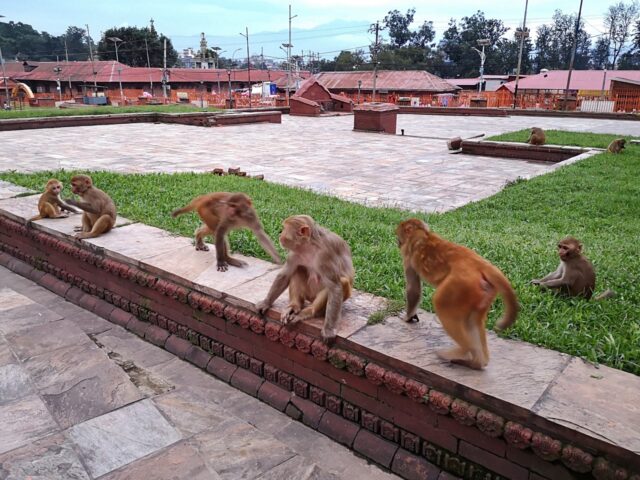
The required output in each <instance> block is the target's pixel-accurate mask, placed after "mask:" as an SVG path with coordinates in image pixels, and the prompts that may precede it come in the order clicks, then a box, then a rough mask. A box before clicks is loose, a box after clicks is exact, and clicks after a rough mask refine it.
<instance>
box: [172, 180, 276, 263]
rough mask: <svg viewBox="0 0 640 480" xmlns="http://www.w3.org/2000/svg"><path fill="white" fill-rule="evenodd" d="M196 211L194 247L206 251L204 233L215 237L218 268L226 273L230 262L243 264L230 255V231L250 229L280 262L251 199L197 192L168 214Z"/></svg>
mask: <svg viewBox="0 0 640 480" xmlns="http://www.w3.org/2000/svg"><path fill="white" fill-rule="evenodd" d="M193 210H195V211H196V212H198V216H199V217H200V219H201V220H202V222H203V225H201V226H200V227H199V228H198V229H196V231H195V241H196V250H204V251H207V250H209V247H207V245H206V244H205V243H204V238H205V237H206V236H207V235H212V236H214V237H215V243H216V258H217V263H218V271H219V272H226V271H227V269H228V268H229V265H232V266H234V267H243V266H245V265H246V262H243V261H242V260H238V259H237V258H232V257H231V256H230V255H229V250H230V248H229V245H228V240H227V238H226V236H227V232H228V231H229V230H234V229H239V228H245V227H246V228H249V229H250V230H251V231H252V232H253V233H254V234H255V236H256V238H257V239H258V242H260V245H262V248H264V249H265V250H266V251H267V253H269V255H271V258H272V259H273V261H274V262H275V263H280V255H279V254H278V251H277V250H276V247H275V246H274V245H273V242H272V241H271V239H270V238H269V237H268V236H267V234H266V233H265V232H264V229H263V228H262V224H261V223H260V220H259V219H258V214H257V213H256V210H255V208H253V202H251V198H249V196H248V195H246V194H244V193H228V192H215V193H208V194H206V195H200V196H199V197H196V198H194V199H193V200H192V201H191V202H190V203H189V204H188V205H186V206H184V207H182V208H178V209H177V210H174V211H173V212H172V213H171V216H173V217H177V216H178V215H182V214H183V213H187V212H191V211H193Z"/></svg>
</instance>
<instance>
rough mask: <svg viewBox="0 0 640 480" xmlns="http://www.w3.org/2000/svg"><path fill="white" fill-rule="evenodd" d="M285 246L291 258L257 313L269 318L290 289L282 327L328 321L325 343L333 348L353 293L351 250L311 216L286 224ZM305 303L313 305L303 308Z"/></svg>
mask: <svg viewBox="0 0 640 480" xmlns="http://www.w3.org/2000/svg"><path fill="white" fill-rule="evenodd" d="M280 245H282V247H283V248H285V249H286V250H287V251H288V252H289V253H288V255H287V259H286V261H285V264H284V267H282V270H281V271H280V272H279V273H278V276H277V277H276V279H275V280H274V282H273V284H272V285H271V288H270V289H269V293H268V294H267V296H266V297H265V299H264V300H262V301H261V302H259V303H258V304H257V309H258V312H259V313H260V314H262V315H264V314H265V313H266V311H267V310H269V307H271V305H273V302H275V301H276V299H277V298H278V297H279V296H280V294H281V293H282V292H283V291H284V290H285V289H286V288H287V287H289V306H288V307H287V308H286V310H285V311H284V312H283V313H282V315H281V318H280V320H281V322H282V323H283V324H284V325H289V324H294V323H297V322H300V321H304V320H307V319H309V318H314V317H319V316H321V315H324V317H325V318H324V323H323V326H322V330H321V336H322V340H323V341H324V342H325V343H331V342H333V340H334V339H335V337H336V325H337V324H338V322H339V321H340V316H341V310H342V304H343V302H344V301H345V300H347V299H348V298H349V297H351V293H352V290H353V279H354V276H355V271H354V269H353V261H352V258H351V249H350V248H349V245H348V244H347V242H345V241H344V240H343V239H342V238H341V237H340V236H338V235H337V234H335V233H333V232H332V231H330V230H328V229H326V228H324V227H322V226H320V225H318V224H317V223H316V222H315V220H314V219H313V218H311V217H310V216H308V215H294V216H291V217H289V218H287V219H286V220H285V221H284V222H283V229H282V233H281V234H280ZM305 301H309V302H311V304H310V305H308V306H306V307H304V304H305ZM303 307H304V308H303Z"/></svg>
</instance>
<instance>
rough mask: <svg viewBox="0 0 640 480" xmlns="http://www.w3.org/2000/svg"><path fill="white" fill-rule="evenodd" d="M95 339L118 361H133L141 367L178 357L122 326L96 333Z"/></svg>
mask: <svg viewBox="0 0 640 480" xmlns="http://www.w3.org/2000/svg"><path fill="white" fill-rule="evenodd" d="M94 341H96V342H97V343H98V344H99V346H100V347H101V348H102V349H103V350H104V351H105V352H106V353H107V354H108V355H109V357H110V358H112V359H114V360H116V361H117V362H118V363H121V364H122V363H125V362H132V363H133V364H134V365H136V366H137V367H140V368H145V369H147V368H150V367H153V366H155V365H159V364H161V363H165V362H169V361H171V360H174V359H175V358H176V357H175V355H173V354H172V353H169V352H167V351H166V350H163V349H161V348H157V347H156V346H155V345H152V344H151V343H149V342H145V341H144V340H142V339H141V338H139V337H137V336H135V335H131V333H130V332H128V331H127V330H125V329H124V328H122V327H114V328H111V329H110V330H108V331H106V332H104V333H101V334H98V335H95V336H94Z"/></svg>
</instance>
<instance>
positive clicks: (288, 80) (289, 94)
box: [287, 4, 297, 106]
mask: <svg viewBox="0 0 640 480" xmlns="http://www.w3.org/2000/svg"><path fill="white" fill-rule="evenodd" d="M295 16H296V17H297V15H295ZM293 18H294V17H292V16H291V4H289V43H287V106H289V98H290V97H291V92H290V91H289V89H290V88H291V87H290V85H291V46H292V45H291V20H293Z"/></svg>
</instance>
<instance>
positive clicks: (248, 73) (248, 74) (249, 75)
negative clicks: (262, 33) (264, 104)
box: [244, 27, 251, 108]
mask: <svg viewBox="0 0 640 480" xmlns="http://www.w3.org/2000/svg"><path fill="white" fill-rule="evenodd" d="M244 28H245V31H246V32H247V34H246V35H245V37H246V38H247V77H248V82H249V108H251V57H250V55H249V27H244Z"/></svg>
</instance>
